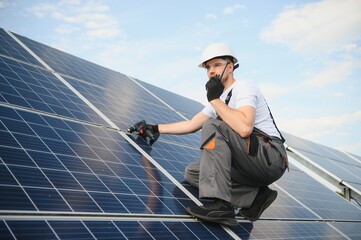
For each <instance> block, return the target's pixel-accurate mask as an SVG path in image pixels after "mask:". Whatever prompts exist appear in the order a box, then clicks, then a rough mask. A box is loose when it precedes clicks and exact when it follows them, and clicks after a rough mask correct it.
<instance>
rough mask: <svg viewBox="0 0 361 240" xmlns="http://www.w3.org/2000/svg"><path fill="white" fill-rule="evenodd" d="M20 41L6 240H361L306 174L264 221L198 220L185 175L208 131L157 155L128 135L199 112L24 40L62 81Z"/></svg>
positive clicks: (287, 183) (159, 148)
mask: <svg viewBox="0 0 361 240" xmlns="http://www.w3.org/2000/svg"><path fill="white" fill-rule="evenodd" d="M11 35H12V34H11V33H8V32H5V31H3V30H2V31H1V39H2V41H4V42H6V45H4V46H5V47H2V49H1V52H0V59H1V65H0V66H1V67H0V79H1V82H0V83H1V84H2V85H1V89H0V220H1V221H0V238H1V239H24V238H25V239H27V238H32V239H53V238H54V239H55V238H56V239H76V238H87V239H88V238H90V239H91V238H93V239H102V238H106V239H107V238H113V239H114V238H115V239H129V238H140V239H148V238H149V239H179V238H180V239H193V238H200V239H234V238H236V239H237V238H252V239H259V238H267V239H276V238H278V239H279V238H291V239H292V238H320V239H321V238H322V239H324V238H330V237H333V238H359V237H361V231H360V230H359V229H360V225H361V210H360V208H358V207H356V206H355V205H352V204H350V203H349V202H347V201H345V200H344V199H342V198H341V197H339V196H338V195H336V194H335V193H333V192H331V191H329V190H328V189H327V188H325V187H323V186H322V185H321V184H320V183H318V182H317V181H315V180H314V179H312V178H310V177H309V176H308V175H307V174H305V173H304V172H302V171H301V170H298V169H297V167H296V166H292V169H291V172H290V173H286V174H285V176H284V177H283V178H281V180H280V181H278V182H276V183H275V184H273V185H272V188H274V189H276V190H277V191H278V193H279V197H278V198H277V199H276V201H275V203H274V204H273V205H272V206H271V207H270V208H268V209H267V210H266V211H265V213H264V214H263V215H262V217H261V219H260V220H259V221H257V222H255V223H250V222H248V221H245V220H243V219H242V218H240V217H238V221H239V225H238V226H237V227H233V228H231V229H229V228H224V227H222V226H220V225H217V224H210V223H201V222H198V221H197V220H195V219H193V218H191V217H190V216H189V215H188V214H187V213H186V211H185V208H186V207H187V206H192V205H195V204H197V200H196V198H197V196H198V191H197V189H195V188H193V187H191V186H190V185H188V184H187V183H186V182H184V177H183V173H184V169H185V167H186V166H187V164H188V163H190V162H194V161H197V160H198V158H199V151H198V145H199V143H198V141H199V133H196V134H192V135H189V136H162V137H161V138H160V140H159V141H158V142H157V143H156V144H154V145H153V146H152V147H150V146H148V145H147V144H146V143H145V142H144V141H143V140H142V139H140V138H138V137H136V136H126V135H125V134H124V130H125V129H126V128H127V127H129V125H130V124H132V123H134V122H136V121H138V120H140V119H142V118H143V117H144V118H146V120H147V121H148V119H149V121H150V122H153V123H157V122H169V121H177V120H182V119H185V118H189V116H192V115H193V114H194V113H195V112H197V111H199V110H200V109H201V108H202V106H201V104H194V102H193V101H192V100H189V99H186V98H183V97H181V96H178V95H175V94H172V93H170V92H167V91H165V90H163V89H160V88H157V87H154V86H152V85H150V84H147V83H145V82H141V81H139V80H136V79H133V78H131V77H128V76H126V75H124V74H121V73H117V72H114V71H111V70H109V69H106V68H104V67H101V66H98V65H95V64H93V63H90V62H87V61H85V60H82V59H80V58H76V57H74V56H71V55H69V54H66V53H63V52H61V51H58V50H55V49H52V48H50V47H48V46H46V45H43V44H40V43H37V42H35V41H32V40H30V39H28V38H25V37H22V36H19V35H14V36H16V37H17V38H18V39H17V40H20V41H21V44H23V45H25V46H27V47H28V48H30V49H31V50H32V51H33V52H34V53H35V54H36V55H37V56H39V57H40V58H41V59H42V60H43V61H45V63H46V64H47V65H48V66H50V68H52V69H53V70H55V72H56V73H53V72H52V70H51V69H49V68H48V67H46V66H44V65H42V64H39V63H38V62H35V61H33V60H34V59H35V58H34V56H33V55H31V54H28V52H27V51H24V50H23V49H24V47H23V46H21V45H19V43H18V42H17V41H13V40H14V39H13V37H12V36H11ZM4 39H5V40H4ZM3 49H5V50H6V51H5V50H3ZM7 49H10V50H7ZM57 74H59V75H57ZM60 78H62V79H60ZM63 80H65V81H66V82H67V85H66V84H65V83H64V81H63ZM79 93H80V94H81V95H80V94H79ZM182 103H183V104H182ZM184 104H186V105H192V106H193V107H191V108H185V107H184ZM119 131H120V132H119ZM122 131H123V132H122ZM194 196H195V197H194Z"/></svg>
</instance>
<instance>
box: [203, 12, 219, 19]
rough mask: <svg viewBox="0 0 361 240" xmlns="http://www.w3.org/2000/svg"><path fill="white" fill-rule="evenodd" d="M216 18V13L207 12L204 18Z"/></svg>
mask: <svg viewBox="0 0 361 240" xmlns="http://www.w3.org/2000/svg"><path fill="white" fill-rule="evenodd" d="M217 18H218V16H217V15H215V14H213V13H207V14H206V19H213V20H214V19H217Z"/></svg>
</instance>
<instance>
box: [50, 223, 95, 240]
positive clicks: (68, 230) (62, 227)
mask: <svg viewBox="0 0 361 240" xmlns="http://www.w3.org/2000/svg"><path fill="white" fill-rule="evenodd" d="M49 224H50V226H51V227H52V229H53V230H54V231H55V233H56V234H57V236H59V238H60V239H69V240H72V239H94V237H93V235H92V234H91V233H90V232H89V230H88V229H87V227H86V226H85V225H84V223H82V222H80V221H50V222H49Z"/></svg>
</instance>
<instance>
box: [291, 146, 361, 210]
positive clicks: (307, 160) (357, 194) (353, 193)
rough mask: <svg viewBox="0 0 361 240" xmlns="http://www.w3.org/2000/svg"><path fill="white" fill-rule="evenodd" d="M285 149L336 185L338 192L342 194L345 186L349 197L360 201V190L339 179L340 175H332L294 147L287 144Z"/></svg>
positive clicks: (318, 174)
mask: <svg viewBox="0 0 361 240" xmlns="http://www.w3.org/2000/svg"><path fill="white" fill-rule="evenodd" d="M287 150H288V152H289V154H290V155H291V156H293V157H294V158H295V159H297V161H298V162H300V163H301V164H302V165H305V166H307V168H308V169H309V170H311V171H313V172H315V173H316V175H317V176H319V178H321V176H322V178H323V179H324V180H325V181H327V182H328V183H329V184H332V185H333V186H334V187H336V188H337V189H338V190H339V191H338V192H339V193H341V194H343V193H344V191H345V189H344V188H345V187H347V188H348V189H351V192H350V193H351V197H352V198H354V199H356V201H358V202H359V203H360V202H361V192H360V191H359V190H358V189H356V188H355V186H353V185H352V184H350V183H349V182H347V181H346V180H344V179H341V178H340V177H338V176H336V175H334V174H333V173H331V172H330V171H328V170H327V169H325V168H324V167H323V166H321V165H319V164H317V163H316V162H314V161H313V160H312V159H310V158H308V157H307V156H305V155H303V154H302V153H300V152H299V151H298V150H296V149H295V148H293V147H291V146H288V145H287Z"/></svg>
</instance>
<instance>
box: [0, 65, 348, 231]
mask: <svg viewBox="0 0 361 240" xmlns="http://www.w3.org/2000/svg"><path fill="white" fill-rule="evenodd" d="M15 70H16V69H15ZM15 70H14V71H15ZM18 70H19V69H18ZM16 71H17V70H16ZM20 71H21V70H20ZM62 75H63V74H62ZM71 85H72V84H71ZM93 87H94V85H93ZM26 94H27V93H26ZM29 112H33V111H29ZM34 112H35V111H34ZM105 115H106V116H108V113H106V114H105ZM108 117H109V116H108ZM74 122H75V123H79V122H78V121H76V120H75V121H74ZM1 124H2V123H1ZM1 124H0V125H1ZM90 125H91V124H90ZM109 129H112V127H109ZM16 136H21V135H16ZM130 137H131V138H132V140H134V136H130ZM64 140H65V139H64ZM159 141H160V143H161V142H164V143H167V144H169V143H170V144H174V145H175V144H176V143H174V142H169V139H165V140H162V139H160V140H159ZM180 146H182V144H180ZM88 147H92V150H94V151H95V152H96V153H98V152H97V151H96V149H95V148H94V146H93V145H89V146H88ZM190 147H191V146H190ZM155 149H158V145H157V146H156V148H155ZM165 149H166V148H165ZM154 151H155V150H153V153H154ZM80 153H81V152H80ZM169 154H170V155H169V156H168V155H165V156H164V157H162V158H159V157H158V158H157V157H153V158H154V159H155V160H156V161H163V162H164V160H163V159H166V158H170V159H171V160H173V158H177V156H176V155H174V156H171V155H173V154H172V152H169ZM151 156H153V154H152V155H151ZM98 157H99V158H101V155H98ZM92 161H93V160H92ZM186 162H187V161H186ZM164 163H165V164H168V163H166V162H164ZM169 164H170V165H168V166H167V167H166V168H165V169H166V170H167V171H169V169H171V171H170V173H171V175H177V176H178V174H179V173H178V172H177V170H176V169H177V168H178V167H177V165H173V162H172V161H170V162H169ZM161 165H162V166H163V164H161ZM172 165H173V166H172ZM0 168H1V165H0ZM43 168H44V167H43ZM44 169H45V168H44ZM181 169H182V167H181V166H180V167H179V168H178V170H181ZM0 170H1V169H0ZM45 170H46V169H45ZM132 171H136V169H135V170H133V169H132ZM93 175H94V174H93ZM95 175H98V176H99V177H102V175H99V174H96V173H95ZM181 178H182V177H180V176H178V178H176V179H178V181H179V180H180V179H181ZM102 180H103V177H102ZM158 184H163V183H162V182H158ZM90 192H93V191H90ZM140 196H141V195H140ZM295 196H296V197H295V198H297V196H299V195H297V194H296V195H295ZM159 201H163V200H162V197H161V198H160V200H159ZM305 204H306V205H308V204H309V203H308V202H306V203H305ZM323 216H325V215H323ZM261 220H265V219H264V218H262V219H261ZM277 220H281V221H282V220H286V221H292V219H291V220H287V219H282V218H279V219H277ZM313 220H314V221H317V219H313ZM327 220H330V221H331V220H336V221H341V220H340V219H337V218H336V219H332V218H330V219H325V218H323V219H321V221H327ZM261 222H262V221H261ZM114 225H115V224H114ZM241 226H242V225H241ZM0 227H1V226H0ZM165 227H166V229H168V230H170V231H171V234H172V235H173V236H176V235H177V234H176V232H174V231H172V230H171V229H172V228H171V227H169V228H168V225H165ZM242 227H243V226H242ZM89 231H91V230H90V229H89ZM277 231H278V230H277ZM277 231H276V232H275V234H276V235H277ZM237 233H239V232H237ZM240 236H242V234H241V235H240ZM278 236H282V235H278ZM335 236H338V235H335Z"/></svg>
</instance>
